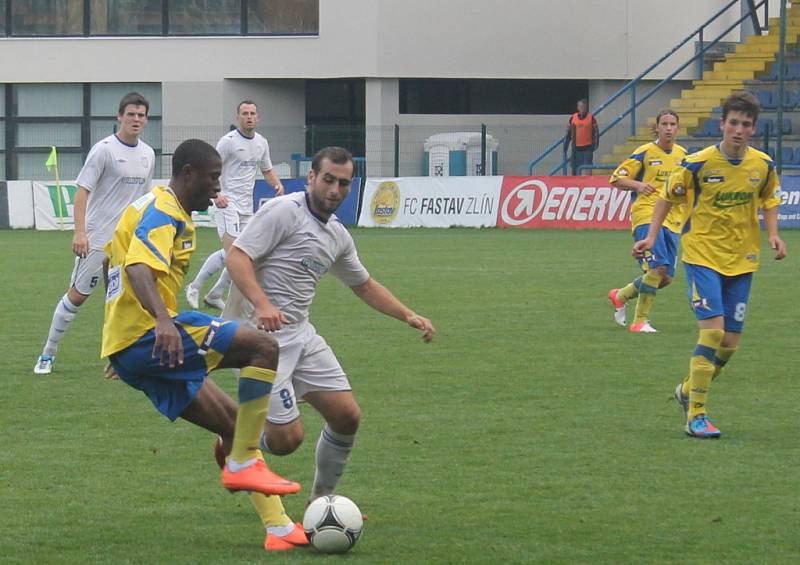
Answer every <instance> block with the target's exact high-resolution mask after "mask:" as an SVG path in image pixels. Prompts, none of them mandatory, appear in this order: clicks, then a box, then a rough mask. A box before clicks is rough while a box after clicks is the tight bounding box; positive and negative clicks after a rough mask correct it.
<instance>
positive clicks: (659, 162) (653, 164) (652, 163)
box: [647, 159, 664, 167]
mask: <svg viewBox="0 0 800 565" xmlns="http://www.w3.org/2000/svg"><path fill="white" fill-rule="evenodd" d="M647 164H648V165H650V166H651V167H657V166H659V165H663V164H664V161H662V160H661V159H651V160H650V161H648V162H647Z"/></svg>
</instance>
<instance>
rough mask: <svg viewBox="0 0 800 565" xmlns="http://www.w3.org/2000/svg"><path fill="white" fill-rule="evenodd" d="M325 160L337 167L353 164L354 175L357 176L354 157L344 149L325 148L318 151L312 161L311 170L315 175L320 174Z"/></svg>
mask: <svg viewBox="0 0 800 565" xmlns="http://www.w3.org/2000/svg"><path fill="white" fill-rule="evenodd" d="M323 159H327V160H328V161H330V162H331V163H335V164H336V165H345V164H347V163H351V164H352V165H353V174H355V168H356V166H355V163H354V162H353V155H352V154H351V153H350V152H349V151H348V150H347V149H345V148H344V147H323V148H322V149H320V150H319V151H317V153H316V155H314V158H313V159H312V160H311V169H312V170H313V171H314V172H315V173H318V172H319V170H320V168H321V165H322V160H323Z"/></svg>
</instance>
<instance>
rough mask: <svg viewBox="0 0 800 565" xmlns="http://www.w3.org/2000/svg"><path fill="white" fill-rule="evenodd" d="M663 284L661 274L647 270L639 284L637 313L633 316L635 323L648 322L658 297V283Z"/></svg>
mask: <svg viewBox="0 0 800 565" xmlns="http://www.w3.org/2000/svg"><path fill="white" fill-rule="evenodd" d="M659 284H661V276H660V275H658V274H657V273H655V272H653V271H647V273H645V275H644V276H643V277H642V283H641V284H640V285H639V298H638V300H636V313H635V314H634V317H633V323H634V324H641V323H642V322H646V321H647V319H648V317H649V316H650V310H651V309H652V308H653V301H654V300H655V299H656V291H657V290H658V285H659Z"/></svg>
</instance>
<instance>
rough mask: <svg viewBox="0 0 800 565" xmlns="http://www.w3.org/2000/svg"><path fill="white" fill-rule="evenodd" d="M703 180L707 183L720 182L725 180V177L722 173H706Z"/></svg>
mask: <svg viewBox="0 0 800 565" xmlns="http://www.w3.org/2000/svg"><path fill="white" fill-rule="evenodd" d="M703 182H704V183H706V184H719V183H722V182H725V177H724V176H722V175H706V176H704V177H703Z"/></svg>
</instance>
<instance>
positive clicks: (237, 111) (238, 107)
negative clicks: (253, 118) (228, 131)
mask: <svg viewBox="0 0 800 565" xmlns="http://www.w3.org/2000/svg"><path fill="white" fill-rule="evenodd" d="M245 104H252V105H253V106H255V107H256V110H258V104H256V103H255V102H253V101H252V100H242V101H241V102H239V104H238V105H237V106H236V115H237V116H238V115H239V111H240V110H241V109H242V106H244V105H245Z"/></svg>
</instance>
